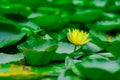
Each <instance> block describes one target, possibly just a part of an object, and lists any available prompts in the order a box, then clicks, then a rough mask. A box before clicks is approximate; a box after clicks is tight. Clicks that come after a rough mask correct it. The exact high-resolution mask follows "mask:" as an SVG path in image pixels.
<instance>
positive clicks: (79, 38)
mask: <svg viewBox="0 0 120 80" xmlns="http://www.w3.org/2000/svg"><path fill="white" fill-rule="evenodd" d="M88 36H89V33H86V32H84V31H83V30H82V31H79V30H78V29H73V30H70V29H69V32H68V34H67V38H68V40H69V41H70V42H71V43H73V44H74V45H76V46H79V45H83V44H85V43H87V42H89V41H90V38H89V37H88Z"/></svg>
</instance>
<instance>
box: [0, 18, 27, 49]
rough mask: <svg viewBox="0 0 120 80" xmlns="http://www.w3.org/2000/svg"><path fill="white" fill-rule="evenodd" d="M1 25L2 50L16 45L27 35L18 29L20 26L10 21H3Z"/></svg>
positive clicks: (0, 39) (0, 22)
mask: <svg viewBox="0 0 120 80" xmlns="http://www.w3.org/2000/svg"><path fill="white" fill-rule="evenodd" d="M0 25H1V27H0V37H1V38H0V48H2V47H4V46H8V45H11V44H15V43H16V42H18V41H20V40H21V39H22V38H23V37H24V35H25V33H22V32H21V29H19V28H18V25H16V24H14V23H12V22H10V21H9V20H6V19H5V20H4V19H3V20H1V21H0Z"/></svg>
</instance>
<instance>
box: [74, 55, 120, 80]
mask: <svg viewBox="0 0 120 80" xmlns="http://www.w3.org/2000/svg"><path fill="white" fill-rule="evenodd" d="M76 67H77V68H78V70H79V71H80V72H81V74H82V75H83V76H84V77H86V78H89V79H92V80H101V79H102V80H107V79H109V80H114V79H115V77H116V76H114V75H115V74H116V73H117V72H118V71H119V69H120V66H119V65H118V63H117V62H116V61H110V60H106V59H105V58H104V57H103V58H102V57H100V56H96V58H90V57H87V58H85V59H84V60H83V61H82V62H78V63H76Z"/></svg>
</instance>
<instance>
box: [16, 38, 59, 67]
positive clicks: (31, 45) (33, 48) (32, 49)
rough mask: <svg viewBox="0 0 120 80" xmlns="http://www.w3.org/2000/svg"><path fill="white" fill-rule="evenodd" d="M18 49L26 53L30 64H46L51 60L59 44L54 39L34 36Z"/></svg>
mask: <svg viewBox="0 0 120 80" xmlns="http://www.w3.org/2000/svg"><path fill="white" fill-rule="evenodd" d="M18 49H19V50H21V51H22V52H23V53H24V55H25V58H26V61H27V63H28V64H29V65H45V64H48V63H49V62H50V61H51V59H52V56H53V54H54V52H55V50H56V49H57V44H56V42H55V41H54V40H46V39H42V38H34V37H33V38H31V39H29V40H27V41H26V42H24V43H23V44H20V45H19V46H18Z"/></svg>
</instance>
